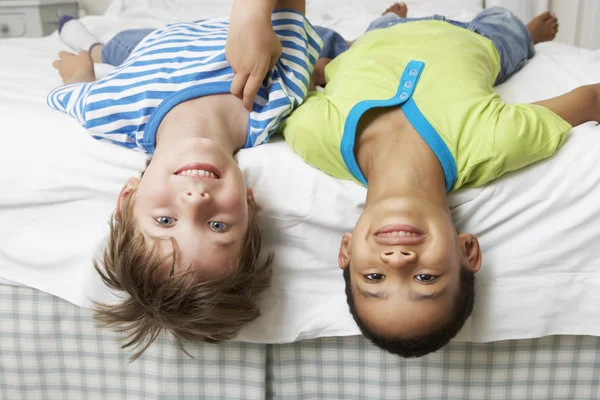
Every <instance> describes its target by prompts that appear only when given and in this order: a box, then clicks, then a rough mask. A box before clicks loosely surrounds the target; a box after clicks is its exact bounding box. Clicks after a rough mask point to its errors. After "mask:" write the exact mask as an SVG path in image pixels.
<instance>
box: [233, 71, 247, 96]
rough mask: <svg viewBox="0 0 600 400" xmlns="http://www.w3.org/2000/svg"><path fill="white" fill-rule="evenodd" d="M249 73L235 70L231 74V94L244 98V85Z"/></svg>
mask: <svg viewBox="0 0 600 400" xmlns="http://www.w3.org/2000/svg"><path fill="white" fill-rule="evenodd" d="M249 76H250V74H248V73H244V72H236V73H234V75H233V81H232V82H231V89H229V90H230V91H231V94H232V95H234V96H235V97H237V98H238V99H243V98H244V87H245V86H246V82H247V81H248V77H249Z"/></svg>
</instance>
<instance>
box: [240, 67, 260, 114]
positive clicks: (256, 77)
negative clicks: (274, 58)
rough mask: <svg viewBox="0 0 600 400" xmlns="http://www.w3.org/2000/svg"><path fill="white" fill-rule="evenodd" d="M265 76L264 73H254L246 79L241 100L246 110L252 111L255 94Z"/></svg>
mask: <svg viewBox="0 0 600 400" xmlns="http://www.w3.org/2000/svg"><path fill="white" fill-rule="evenodd" d="M265 75H266V71H262V72H255V73H253V74H252V75H250V77H249V78H248V82H246V87H244V98H243V99H242V102H243V103H244V107H245V108H246V110H248V111H252V104H253V103H254V98H255V97H256V92H258V88H260V84H261V83H262V81H263V79H265Z"/></svg>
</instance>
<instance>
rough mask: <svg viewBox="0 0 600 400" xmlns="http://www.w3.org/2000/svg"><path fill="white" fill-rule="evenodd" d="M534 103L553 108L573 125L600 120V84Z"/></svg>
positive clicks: (581, 87) (582, 87)
mask: <svg viewBox="0 0 600 400" xmlns="http://www.w3.org/2000/svg"><path fill="white" fill-rule="evenodd" d="M533 104H537V105H540V106H543V107H546V108H548V109H550V110H552V111H553V112H554V113H555V114H557V115H558V116H560V117H561V118H562V119H564V120H565V121H567V122H568V123H569V124H571V125H572V126H577V125H581V124H583V123H585V122H589V121H600V84H595V85H587V86H580V87H578V88H576V89H574V90H572V91H570V92H569V93H565V94H563V95H560V96H558V97H553V98H551V99H547V100H543V101H538V102H536V103H533Z"/></svg>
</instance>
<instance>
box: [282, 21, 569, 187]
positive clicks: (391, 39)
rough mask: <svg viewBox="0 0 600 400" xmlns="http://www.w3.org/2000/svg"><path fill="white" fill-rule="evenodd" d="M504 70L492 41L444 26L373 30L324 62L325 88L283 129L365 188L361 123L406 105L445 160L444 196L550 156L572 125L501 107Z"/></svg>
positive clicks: (315, 162)
mask: <svg viewBox="0 0 600 400" xmlns="http://www.w3.org/2000/svg"><path fill="white" fill-rule="evenodd" d="M499 71H500V56H499V55H498V52H497V50H496V48H495V46H494V44H493V43H492V42H491V41H490V40H489V39H486V38H484V37H483V36H481V35H479V34H476V33H473V32H471V31H469V30H466V29H463V28H459V27H456V26H453V25H450V24H448V23H446V22H443V21H418V22H411V23H406V24H398V25H395V26H393V27H390V28H386V29H380V30H374V31H371V32H368V33H366V34H365V35H363V36H361V37H360V38H359V39H358V40H357V41H356V42H355V43H354V44H353V45H352V47H351V48H350V49H349V50H348V51H346V52H345V53H343V54H342V55H340V56H339V57H337V58H336V59H334V60H333V61H332V62H331V63H330V64H329V65H328V66H327V68H326V80H327V85H326V87H325V90H324V92H311V93H310V94H309V96H308V97H307V99H306V100H305V102H304V104H303V105H302V106H300V107H299V108H298V109H296V111H294V112H293V113H292V114H291V115H290V116H289V117H288V118H287V119H286V120H285V121H284V122H283V125H282V129H281V131H280V132H281V133H283V135H284V136H285V139H286V141H287V142H288V144H289V145H290V147H291V148H292V149H293V150H294V151H295V152H296V153H297V154H299V155H300V156H301V157H302V158H303V159H304V160H305V161H306V162H307V163H309V164H311V165H312V166H314V167H316V168H319V169H321V170H323V171H325V172H326V173H328V174H330V175H332V176H334V177H336V178H340V179H354V180H356V181H358V182H359V183H362V184H363V185H365V186H366V184H367V182H366V180H365V178H364V175H363V174H362V172H361V171H360V168H359V167H358V164H357V162H356V159H355V157H354V151H353V150H354V141H355V137H356V129H357V124H358V121H359V119H360V118H361V116H362V115H363V114H364V113H365V112H366V111H367V110H369V109H372V108H375V107H389V106H401V107H402V110H403V112H404V114H405V115H406V117H407V119H408V120H409V121H410V123H411V124H412V125H413V127H414V128H415V129H416V130H417V132H419V134H420V135H421V136H422V137H423V139H424V140H425V141H426V142H427V144H428V145H429V146H430V147H431V149H432V150H433V151H434V153H435V154H436V156H437V157H438V159H439V160H440V163H441V165H442V167H443V169H444V174H445V177H446V190H447V191H450V190H455V189H458V188H461V187H468V186H478V185H481V184H483V183H485V182H488V181H490V180H492V179H494V178H497V177H499V176H500V175H502V174H504V173H506V172H509V171H514V170H517V169H519V168H522V167H524V166H526V165H528V164H531V163H533V162H535V161H538V160H540V159H543V158H545V157H548V156H550V155H551V154H552V153H554V151H556V149H557V148H558V147H559V146H560V145H561V144H562V143H563V142H564V140H565V137H566V135H567V133H568V132H569V130H570V129H571V126H570V125H569V124H568V123H567V122H566V121H564V120H563V119H562V118H560V117H559V116H558V115H556V114H555V113H554V112H552V111H550V110H549V109H547V108H545V107H542V106H537V105H531V104H505V103H504V102H502V100H501V99H500V96H499V95H498V94H496V93H495V92H494V90H493V85H494V82H495V80H496V77H497V76H498V73H499Z"/></svg>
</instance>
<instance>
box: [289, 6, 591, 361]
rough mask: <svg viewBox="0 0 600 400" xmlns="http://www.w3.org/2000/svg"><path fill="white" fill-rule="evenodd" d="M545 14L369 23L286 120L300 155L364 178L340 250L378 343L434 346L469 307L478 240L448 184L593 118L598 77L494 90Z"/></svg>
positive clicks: (493, 173) (482, 175) (506, 166)
mask: <svg viewBox="0 0 600 400" xmlns="http://www.w3.org/2000/svg"><path fill="white" fill-rule="evenodd" d="M552 18H554V17H553V16H552V15H551V14H549V13H545V14H542V15H541V16H539V17H537V18H536V19H534V20H533V21H531V22H530V23H529V25H528V26H525V25H523V24H522V23H521V22H520V21H519V20H518V19H516V18H515V17H514V16H513V15H512V14H511V13H510V12H508V11H507V10H504V9H501V8H492V9H489V10H486V11H484V12H483V13H481V14H480V15H478V16H477V17H476V18H475V19H474V20H473V21H472V22H470V23H460V22H456V21H446V20H445V19H444V17H440V16H434V17H432V18H429V19H427V20H417V21H414V20H412V21H411V20H406V19H405V20H400V22H407V21H409V22H410V23H397V24H395V25H393V24H392V26H390V27H386V28H385V29H378V30H374V31H371V32H368V33H366V34H365V35H363V36H361V37H360V38H359V39H358V40H357V41H356V42H354V43H353V45H352V47H351V48H350V49H349V50H348V51H346V52H345V53H343V54H342V55H340V56H339V57H337V58H335V59H334V60H333V61H331V63H330V64H329V65H328V66H327V68H326V70H325V75H326V81H327V82H326V83H327V84H326V87H325V90H324V91H323V92H313V93H311V94H309V96H308V98H307V99H306V101H305V103H304V104H303V105H302V106H301V107H299V108H298V109H297V110H296V111H294V113H292V115H291V116H290V117H289V118H288V119H287V120H286V121H285V122H284V123H283V125H282V133H283V135H284V136H285V138H286V141H287V142H288V143H289V145H290V146H291V148H292V149H293V150H294V151H295V152H296V153H298V154H299V155H300V156H302V157H303V158H304V159H305V160H306V161H307V162H308V163H309V164H311V165H313V166H315V167H317V168H319V169H321V170H323V171H325V172H327V173H328V174H330V175H333V176H335V177H337V178H341V179H353V180H355V181H357V182H359V183H361V184H363V185H365V186H367V182H368V191H367V198H366V202H365V209H364V211H363V214H362V215H361V217H360V218H359V220H358V222H357V223H356V226H355V227H354V230H353V232H352V233H346V234H345V235H344V237H343V238H342V242H341V246H340V250H339V257H338V258H339V266H340V267H341V268H342V269H343V271H344V278H345V281H346V294H347V299H348V304H349V306H350V310H351V313H352V315H353V317H354V319H355V321H356V322H357V324H358V326H359V327H360V329H361V331H362V332H363V334H364V335H365V336H366V337H367V338H369V339H370V340H371V341H372V342H373V343H374V344H376V345H377V346H379V347H381V348H383V349H384V350H387V351H389V352H392V353H395V354H398V355H401V356H403V357H419V356H423V355H425V354H428V353H430V352H433V351H436V350H438V349H439V348H441V347H442V346H444V345H445V344H446V343H448V342H449V341H450V340H451V339H452V338H453V337H454V336H455V335H456V334H457V333H458V331H459V330H460V329H461V327H462V326H463V324H464V322H465V321H466V319H467V318H468V317H469V315H470V313H471V311H472V308H473V302H474V273H475V272H477V271H478V270H479V268H480V266H481V250H480V247H479V243H478V241H477V238H475V237H474V236H473V235H471V234H468V233H462V234H457V232H456V230H455V227H454V224H453V221H452V217H451V213H450V209H449V206H448V202H447V200H446V193H447V192H450V191H452V190H456V189H459V188H462V187H473V186H478V185H482V184H484V183H486V182H489V181H490V180H493V179H495V178H497V177H499V176H501V175H503V174H505V173H507V172H510V171H514V170H517V169H519V168H523V167H525V166H526V165H529V164H531V163H534V162H536V161H538V160H541V159H543V158H546V157H548V156H550V155H551V154H553V153H554V152H555V151H556V149H557V148H558V147H560V146H561V144H562V143H563V141H564V140H565V138H566V135H567V133H568V132H569V130H570V129H571V127H572V126H575V125H579V124H582V123H584V122H587V121H597V120H599V119H600V101H599V96H600V85H590V86H583V87H580V88H577V89H575V90H573V91H572V92H569V93H567V94H564V95H562V96H559V97H556V98H553V99H549V100H545V101H541V102H537V103H534V104H512V105H509V104H506V103H504V102H503V101H502V100H501V99H500V97H499V96H498V95H497V94H496V93H495V92H494V91H493V86H494V84H498V83H501V82H503V81H504V80H506V79H507V78H508V77H509V76H510V75H511V74H513V73H514V72H515V71H516V70H518V69H519V68H520V67H521V66H522V65H523V64H524V63H525V62H526V60H528V59H529V58H531V57H532V56H533V54H534V47H533V45H534V44H535V43H538V42H540V41H544V40H549V39H551V38H552V37H553V36H554V34H555V33H556V26H555V25H556V20H555V19H552Z"/></svg>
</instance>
